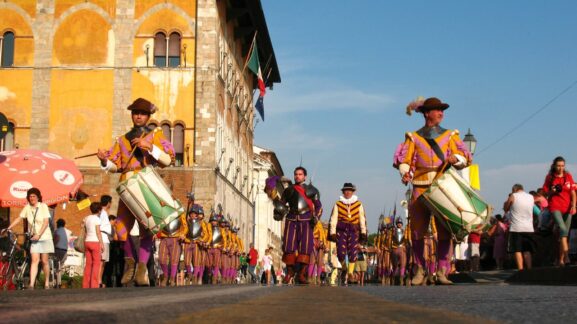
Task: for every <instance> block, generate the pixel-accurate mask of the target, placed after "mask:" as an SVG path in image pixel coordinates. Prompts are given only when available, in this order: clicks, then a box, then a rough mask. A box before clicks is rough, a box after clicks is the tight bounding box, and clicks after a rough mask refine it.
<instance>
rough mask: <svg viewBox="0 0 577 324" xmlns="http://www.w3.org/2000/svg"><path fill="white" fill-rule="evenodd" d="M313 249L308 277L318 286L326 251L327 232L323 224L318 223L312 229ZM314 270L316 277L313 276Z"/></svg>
mask: <svg viewBox="0 0 577 324" xmlns="http://www.w3.org/2000/svg"><path fill="white" fill-rule="evenodd" d="M313 237H314V248H313V253H312V254H311V257H310V263H309V271H308V277H309V280H311V279H313V278H314V280H315V284H320V282H321V273H322V271H323V266H324V258H325V252H326V251H327V250H328V246H329V245H328V241H327V232H326V230H325V229H324V228H323V224H322V223H321V222H318V223H317V224H316V225H315V228H314V229H313ZM315 270H316V276H315Z"/></svg>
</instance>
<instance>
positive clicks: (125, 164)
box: [122, 132, 150, 170]
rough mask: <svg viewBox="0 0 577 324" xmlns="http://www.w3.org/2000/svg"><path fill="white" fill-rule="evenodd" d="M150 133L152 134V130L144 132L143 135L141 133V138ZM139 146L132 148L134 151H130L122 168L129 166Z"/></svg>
mask: <svg viewBox="0 0 577 324" xmlns="http://www.w3.org/2000/svg"><path fill="white" fill-rule="evenodd" d="M148 134H150V132H147V133H143V134H142V135H140V137H139V139H143V138H144V136H146V135H148ZM137 148H138V146H134V148H133V149H132V152H130V156H129V157H128V160H126V162H125V163H124V164H123V165H122V170H124V169H125V168H126V167H127V166H128V163H129V162H130V160H132V157H133V156H134V152H136V149H137Z"/></svg>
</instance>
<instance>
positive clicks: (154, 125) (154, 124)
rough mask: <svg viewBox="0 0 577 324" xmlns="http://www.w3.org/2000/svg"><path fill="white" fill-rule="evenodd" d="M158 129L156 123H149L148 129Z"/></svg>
mask: <svg viewBox="0 0 577 324" xmlns="http://www.w3.org/2000/svg"><path fill="white" fill-rule="evenodd" d="M156 127H158V124H157V123H155V122H151V123H148V129H156Z"/></svg>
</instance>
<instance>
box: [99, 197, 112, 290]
mask: <svg viewBox="0 0 577 324" xmlns="http://www.w3.org/2000/svg"><path fill="white" fill-rule="evenodd" d="M100 206H102V211H101V212H100V232H101V233H102V243H103V248H102V255H101V257H100V261H101V263H100V273H99V275H98V280H99V282H98V285H99V287H101V288H104V287H106V284H103V283H102V275H103V274H104V267H105V266H106V263H108V261H109V260H110V240H111V239H112V225H111V224H110V220H109V219H108V212H109V211H110V207H112V197H111V196H109V195H102V197H100Z"/></svg>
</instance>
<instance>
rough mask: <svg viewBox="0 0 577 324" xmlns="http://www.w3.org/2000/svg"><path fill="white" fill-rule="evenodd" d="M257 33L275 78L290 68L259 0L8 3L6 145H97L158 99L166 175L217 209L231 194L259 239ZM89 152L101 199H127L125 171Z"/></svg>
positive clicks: (1, 46) (94, 188)
mask: <svg viewBox="0 0 577 324" xmlns="http://www.w3.org/2000/svg"><path fill="white" fill-rule="evenodd" d="M257 31H258V32H257ZM255 33H256V41H257V43H258V50H259V56H260V58H261V61H260V64H261V67H263V73H264V74H265V76H268V78H267V80H266V84H267V86H269V87H270V86H272V84H273V83H278V82H280V74H279V71H278V67H277V64H276V59H275V55H274V50H273V47H272V43H271V40H270V38H269V35H268V30H267V26H266V21H265V17H264V13H263V11H262V7H261V4H260V1H258V0H38V1H27V0H15V1H3V2H0V42H1V43H0V63H1V67H0V111H1V112H2V113H4V114H5V115H6V116H7V117H8V119H9V121H10V123H11V124H10V126H11V131H10V133H9V136H7V138H6V139H5V140H4V141H3V143H1V144H2V145H3V148H6V149H10V148H11V147H14V146H18V147H20V148H36V149H43V150H49V151H52V152H55V153H58V154H61V155H62V156H65V157H67V158H73V157H75V156H79V155H84V154H90V153H94V152H96V150H97V149H98V148H109V147H110V146H111V144H112V143H113V140H114V139H115V138H116V137H117V136H119V135H121V134H123V133H125V132H126V131H127V130H128V129H129V128H130V127H131V124H132V123H131V120H130V113H129V111H127V110H126V107H127V106H128V105H129V104H130V103H131V102H132V101H133V100H134V99H136V98H138V97H144V98H147V99H148V100H150V101H151V102H153V103H155V104H156V105H157V106H158V108H159V111H158V112H157V113H155V114H154V115H152V117H151V124H153V125H155V126H158V127H161V128H162V130H163V132H164V134H165V136H166V137H167V138H169V139H170V140H171V141H172V143H173V145H174V146H175V150H176V153H177V158H176V164H175V165H174V166H173V167H170V168H166V169H163V170H162V172H161V174H162V175H163V177H164V180H165V182H166V183H167V184H168V185H169V186H170V187H171V188H172V189H173V191H174V193H175V194H176V196H177V197H179V198H180V199H181V200H182V201H183V202H184V203H186V198H185V197H186V193H187V192H189V191H193V192H195V194H196V197H197V201H198V202H200V203H202V204H203V205H205V208H206V209H207V210H208V211H210V210H211V208H212V207H213V206H215V205H216V204H219V203H220V204H222V206H223V207H224V211H225V214H229V215H230V217H231V218H232V219H233V221H234V222H235V224H236V225H238V226H239V227H241V237H242V238H243V239H244V240H245V242H249V241H250V237H251V236H252V234H251V233H250V229H251V228H252V226H253V223H252V222H253V214H254V202H253V199H252V198H251V195H253V194H254V192H253V191H251V184H252V183H253V179H252V169H253V167H252V165H253V161H252V156H253V150H252V144H253V136H254V132H253V131H254V123H253V117H254V113H253V102H252V98H253V93H254V92H253V90H254V89H255V87H256V79H255V77H254V75H253V74H252V73H251V72H250V71H249V70H248V69H244V65H245V61H246V59H247V56H248V54H249V50H250V49H251V44H252V41H253V38H254V35H255ZM77 161H78V166H79V167H80V168H81V170H82V172H83V173H84V181H85V184H84V185H83V187H82V190H83V191H84V192H86V193H88V194H89V195H91V197H90V198H91V199H93V200H95V199H97V198H99V196H100V195H101V194H104V193H112V194H113V197H117V196H116V194H115V188H116V186H117V184H118V177H117V176H116V175H106V174H104V173H103V172H101V171H100V169H99V167H98V160H97V159H96V158H95V157H92V158H87V159H81V160H77ZM252 187H254V186H252ZM16 212H18V211H17V210H13V211H11V214H12V215H14V213H16ZM56 213H57V216H56V217H57V218H58V217H64V218H67V219H68V220H69V223H71V224H72V229H73V230H74V227H77V226H78V222H79V221H80V220H81V219H82V216H84V215H86V214H87V211H86V210H84V211H78V209H77V208H76V206H75V203H74V202H72V203H70V204H68V206H67V208H66V209H65V210H64V209H62V208H59V209H57V211H56Z"/></svg>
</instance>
